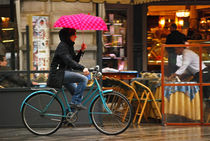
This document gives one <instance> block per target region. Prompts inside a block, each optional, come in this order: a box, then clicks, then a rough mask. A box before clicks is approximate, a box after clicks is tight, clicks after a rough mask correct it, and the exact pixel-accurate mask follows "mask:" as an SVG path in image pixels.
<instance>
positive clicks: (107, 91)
mask: <svg viewBox="0 0 210 141" xmlns="http://www.w3.org/2000/svg"><path fill="white" fill-rule="evenodd" d="M109 92H113V90H105V91H102V93H103V94H105V93H109ZM99 96H100V94H97V95H96V96H95V97H94V98H93V100H92V101H91V103H90V106H89V109H88V118H89V121H90V123H91V124H92V120H91V117H90V107H91V105H92V104H93V101H94V100H95V99H96V98H98V97H99Z"/></svg>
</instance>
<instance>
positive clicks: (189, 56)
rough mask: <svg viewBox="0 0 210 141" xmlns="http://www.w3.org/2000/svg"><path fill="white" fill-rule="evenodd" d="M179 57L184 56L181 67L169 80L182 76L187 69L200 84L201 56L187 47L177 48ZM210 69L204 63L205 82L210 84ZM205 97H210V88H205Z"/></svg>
mask: <svg viewBox="0 0 210 141" xmlns="http://www.w3.org/2000/svg"><path fill="white" fill-rule="evenodd" d="M175 52H176V54H177V55H183V60H182V65H181V67H180V68H179V69H178V70H177V71H176V72H175V73H174V74H172V75H171V76H170V77H169V80H172V79H173V78H174V77H176V76H181V75H182V74H183V73H184V72H185V70H186V69H188V71H190V72H191V73H192V74H193V75H194V81H196V82H198V83H199V71H200V70H199V68H200V66H199V56H198V55H197V54H196V53H195V52H193V51H192V50H190V49H188V48H185V47H177V48H175ZM209 71H210V69H209V67H207V66H206V65H205V64H204V63H203V62H202V73H203V82H208V83H210V73H209ZM203 97H204V98H209V97H210V87H203Z"/></svg>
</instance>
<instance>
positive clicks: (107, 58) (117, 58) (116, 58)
mask: <svg viewBox="0 0 210 141" xmlns="http://www.w3.org/2000/svg"><path fill="white" fill-rule="evenodd" d="M123 58H124V57H103V58H102V59H106V60H109V59H110V60H111V59H115V60H119V59H123Z"/></svg>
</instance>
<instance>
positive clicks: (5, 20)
mask: <svg viewBox="0 0 210 141" xmlns="http://www.w3.org/2000/svg"><path fill="white" fill-rule="evenodd" d="M1 21H2V22H8V21H9V17H1Z"/></svg>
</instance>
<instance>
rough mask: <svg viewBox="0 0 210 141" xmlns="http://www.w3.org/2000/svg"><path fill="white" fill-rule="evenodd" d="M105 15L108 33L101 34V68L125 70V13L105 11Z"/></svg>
mask: <svg viewBox="0 0 210 141" xmlns="http://www.w3.org/2000/svg"><path fill="white" fill-rule="evenodd" d="M106 13H107V15H106V19H105V21H106V25H107V28H108V31H105V32H104V33H103V40H104V50H103V57H102V59H103V68H105V67H110V68H114V69H118V70H126V69H127V68H126V67H127V62H126V60H127V58H126V46H127V41H126V19H127V17H126V11H116V10H107V11H106Z"/></svg>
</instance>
